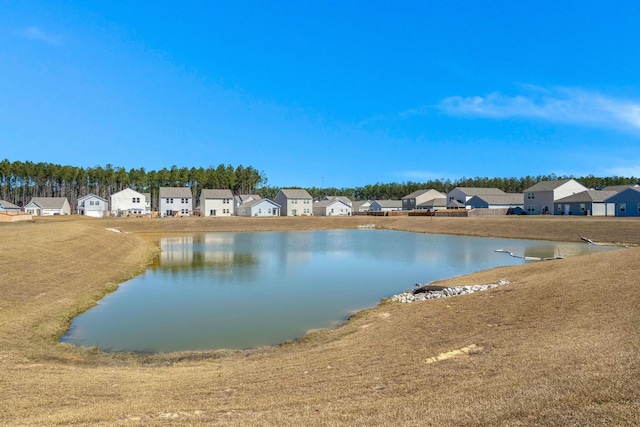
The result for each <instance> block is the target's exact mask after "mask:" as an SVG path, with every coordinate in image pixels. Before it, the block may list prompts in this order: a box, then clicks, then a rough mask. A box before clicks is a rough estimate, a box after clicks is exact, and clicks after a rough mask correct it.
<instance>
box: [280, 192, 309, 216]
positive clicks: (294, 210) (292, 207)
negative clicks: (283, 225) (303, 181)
mask: <svg viewBox="0 0 640 427" xmlns="http://www.w3.org/2000/svg"><path fill="white" fill-rule="evenodd" d="M275 202H276V203H277V204H278V205H280V215H282V216H307V215H309V216H310V215H313V198H312V197H311V195H310V194H309V193H308V192H307V190H303V189H291V188H283V189H281V190H280V191H278V194H277V195H276V200H275Z"/></svg>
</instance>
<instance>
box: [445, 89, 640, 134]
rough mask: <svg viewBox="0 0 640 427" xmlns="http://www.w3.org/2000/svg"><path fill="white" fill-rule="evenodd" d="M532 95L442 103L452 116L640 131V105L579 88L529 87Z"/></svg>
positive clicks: (454, 98) (457, 98) (495, 95)
mask: <svg viewBox="0 0 640 427" xmlns="http://www.w3.org/2000/svg"><path fill="white" fill-rule="evenodd" d="M529 89H530V91H531V92H532V93H530V94H526V95H516V96H506V95H503V94H501V93H498V92H495V93H491V94H489V95H486V96H484V97H483V96H472V97H466V98H465V97H461V96H452V97H449V98H445V99H443V100H442V101H440V103H439V109H440V110H441V111H444V112H445V113H447V114H450V115H460V116H476V117H493V118H518V117H521V118H534V119H541V120H547V121H551V122H556V123H573V124H583V125H589V126H598V127H609V128H623V129H636V130H640V102H639V101H634V100H630V99H620V98H612V97H608V96H605V95H602V94H600V93H598V92H592V91H587V90H584V89H579V88H563V87H561V88H554V89H545V88H538V87H532V86H529Z"/></svg>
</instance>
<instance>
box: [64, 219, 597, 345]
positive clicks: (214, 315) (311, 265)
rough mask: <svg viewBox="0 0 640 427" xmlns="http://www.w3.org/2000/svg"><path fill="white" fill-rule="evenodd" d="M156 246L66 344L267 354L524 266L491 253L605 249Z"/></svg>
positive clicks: (448, 239) (383, 244) (404, 236)
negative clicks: (435, 286) (435, 290)
mask: <svg viewBox="0 0 640 427" xmlns="http://www.w3.org/2000/svg"><path fill="white" fill-rule="evenodd" d="M159 244H160V246H161V248H162V254H161V255H160V257H159V258H158V259H157V260H156V262H155V263H154V264H153V265H152V266H151V267H150V268H149V269H148V270H147V271H146V272H145V273H144V274H142V275H140V276H138V277H136V278H134V279H132V280H130V281H128V282H126V283H124V284H122V285H121V286H120V288H119V289H118V291H116V292H114V293H113V294H111V295H108V296H106V297H105V298H104V299H102V300H101V301H100V302H99V303H98V305H97V306H96V307H94V308H92V309H90V310H89V311H87V312H86V313H84V314H82V315H80V316H78V317H77V318H75V319H74V320H73V322H72V325H71V329H70V330H69V332H68V333H67V334H66V335H65V336H63V337H62V341H63V342H69V343H73V344H78V345H83V346H98V347H100V348H101V349H103V350H105V351H144V352H166V351H176V350H205V349H219V348H234V349H238V348H253V347H259V346H263V345H273V344H278V343H281V342H284V341H287V340H291V339H295V338H297V337H300V336H302V335H304V334H305V333H307V332H308V331H310V330H313V329H318V328H330V327H336V326H338V325H339V324H341V323H343V322H344V321H345V320H346V319H347V318H348V316H349V315H350V314H352V313H353V312H354V311H357V310H360V309H363V308H367V307H372V306H375V305H376V304H377V303H378V302H379V301H380V299H382V298H384V297H390V296H391V295H393V294H397V293H400V292H402V291H404V290H407V289H411V288H413V287H414V285H415V284H416V283H427V282H431V281H434V280H438V279H443V278H447V277H452V276H457V275H461V274H466V273H470V272H474V271H478V270H484V269H488V268H492V267H495V266H499V265H513V264H520V263H524V262H527V261H523V260H522V259H518V258H514V257H511V256H509V255H507V254H505V253H498V252H495V250H496V249H504V250H508V251H510V252H513V253H514V254H515V255H521V256H532V257H542V258H545V257H553V256H556V255H562V256H565V257H567V256H574V255H579V254H583V253H589V252H595V251H602V250H608V249H609V248H606V247H600V246H593V245H587V244H571V243H550V242H538V241H527V240H504V239H487V238H473V237H457V236H443V235H429V234H417V233H404V232H397V231H382V230H338V231H312V232H264V233H207V234H201V235H195V236H184V237H168V238H163V239H161V240H160V241H159ZM551 262H558V261H551ZM560 262H561V261H560ZM497 279H499V278H497Z"/></svg>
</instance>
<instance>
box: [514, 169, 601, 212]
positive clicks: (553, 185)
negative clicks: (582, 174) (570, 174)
mask: <svg viewBox="0 0 640 427" xmlns="http://www.w3.org/2000/svg"><path fill="white" fill-rule="evenodd" d="M587 190H588V188H587V187H585V186H584V185H582V184H580V183H579V182H578V181H576V180H575V179H571V178H569V179H558V180H555V181H541V182H539V183H537V184H535V185H534V186H532V187H529V188H527V189H526V190H524V198H523V201H524V208H525V211H526V213H527V214H534V215H535V214H552V215H553V214H556V215H557V214H561V213H562V211H557V210H554V203H555V202H556V201H558V200H560V199H563V198H565V197H568V196H571V195H573V194H577V193H581V192H583V191H587Z"/></svg>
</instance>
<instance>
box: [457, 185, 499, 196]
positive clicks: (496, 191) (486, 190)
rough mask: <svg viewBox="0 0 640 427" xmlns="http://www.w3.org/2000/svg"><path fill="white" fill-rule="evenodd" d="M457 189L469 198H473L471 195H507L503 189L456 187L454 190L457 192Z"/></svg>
mask: <svg viewBox="0 0 640 427" xmlns="http://www.w3.org/2000/svg"><path fill="white" fill-rule="evenodd" d="M456 189H457V190H459V191H462V192H463V193H464V194H466V195H467V196H471V195H473V196H479V195H481V194H482V195H485V194H494V195H500V194H506V193H505V192H504V191H502V190H501V189H499V188H492V187H456V188H454V190H456ZM452 191H453V190H452Z"/></svg>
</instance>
